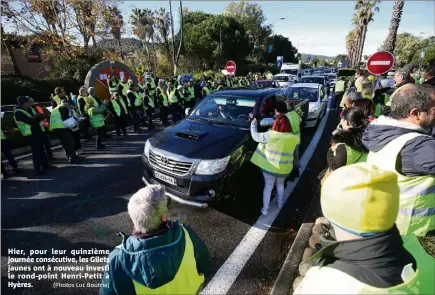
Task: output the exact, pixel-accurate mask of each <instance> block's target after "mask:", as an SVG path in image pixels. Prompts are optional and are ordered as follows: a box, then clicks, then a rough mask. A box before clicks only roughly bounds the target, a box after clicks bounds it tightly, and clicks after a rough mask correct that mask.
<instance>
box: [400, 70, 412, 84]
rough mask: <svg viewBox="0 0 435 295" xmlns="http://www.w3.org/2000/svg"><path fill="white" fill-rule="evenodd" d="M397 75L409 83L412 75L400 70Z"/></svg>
mask: <svg viewBox="0 0 435 295" xmlns="http://www.w3.org/2000/svg"><path fill="white" fill-rule="evenodd" d="M397 73H398V74H399V75H400V76H402V78H403V80H405V81H409V80H410V79H411V73H410V72H409V71H408V70H407V69H404V68H402V69H399V70H398V71H397Z"/></svg>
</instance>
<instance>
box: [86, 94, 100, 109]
mask: <svg viewBox="0 0 435 295" xmlns="http://www.w3.org/2000/svg"><path fill="white" fill-rule="evenodd" d="M88 97H90V98H92V101H93V102H94V104H93V106H94V107H98V101H97V100H96V99H95V98H94V97H93V96H92V95H89V96H88Z"/></svg>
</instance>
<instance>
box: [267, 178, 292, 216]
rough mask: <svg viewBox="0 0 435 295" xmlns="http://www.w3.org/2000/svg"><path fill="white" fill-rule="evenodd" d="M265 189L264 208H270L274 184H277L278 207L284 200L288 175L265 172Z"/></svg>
mask: <svg viewBox="0 0 435 295" xmlns="http://www.w3.org/2000/svg"><path fill="white" fill-rule="evenodd" d="M263 176H264V189H263V210H269V203H270V195H271V194H272V190H273V187H274V185H276V200H277V205H278V207H281V206H282V205H283V202H284V182H285V179H286V177H287V176H274V175H270V174H267V173H265V172H263Z"/></svg>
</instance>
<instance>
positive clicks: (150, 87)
mask: <svg viewBox="0 0 435 295" xmlns="http://www.w3.org/2000/svg"><path fill="white" fill-rule="evenodd" d="M146 87H147V88H148V91H149V93H150V95H154V94H155V92H156V88H155V87H154V88H153V86H152V84H151V83H150V82H147V84H146Z"/></svg>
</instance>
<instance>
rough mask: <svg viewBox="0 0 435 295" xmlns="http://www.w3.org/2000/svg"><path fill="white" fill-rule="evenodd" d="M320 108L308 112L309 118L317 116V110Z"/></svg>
mask: <svg viewBox="0 0 435 295" xmlns="http://www.w3.org/2000/svg"><path fill="white" fill-rule="evenodd" d="M318 110H319V108H315V109H312V110H310V111H309V112H308V118H315V117H317V111H318Z"/></svg>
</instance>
